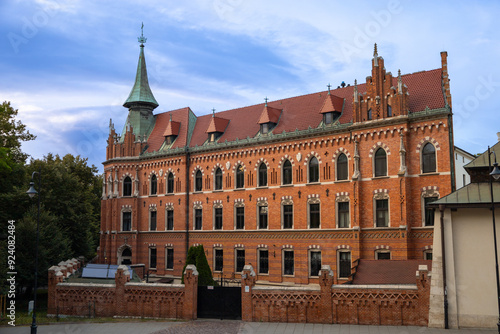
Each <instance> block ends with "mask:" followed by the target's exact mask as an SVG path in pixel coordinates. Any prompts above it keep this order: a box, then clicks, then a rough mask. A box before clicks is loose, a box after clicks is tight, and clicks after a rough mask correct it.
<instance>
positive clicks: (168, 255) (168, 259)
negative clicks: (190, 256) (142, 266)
mask: <svg viewBox="0 0 500 334" xmlns="http://www.w3.org/2000/svg"><path fill="white" fill-rule="evenodd" d="M165 269H167V270H172V269H174V249H173V248H172V247H167V248H165Z"/></svg>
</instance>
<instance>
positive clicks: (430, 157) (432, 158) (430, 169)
mask: <svg viewBox="0 0 500 334" xmlns="http://www.w3.org/2000/svg"><path fill="white" fill-rule="evenodd" d="M435 172H436V148H435V147H434V145H432V144H431V143H427V144H425V145H424V147H423V148H422V173H435Z"/></svg>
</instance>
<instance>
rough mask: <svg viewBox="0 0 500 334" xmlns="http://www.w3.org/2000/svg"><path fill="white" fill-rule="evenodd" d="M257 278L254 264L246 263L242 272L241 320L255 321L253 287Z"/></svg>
mask: <svg viewBox="0 0 500 334" xmlns="http://www.w3.org/2000/svg"><path fill="white" fill-rule="evenodd" d="M255 280H256V275H255V271H254V270H253V267H252V265H250V264H247V265H245V266H244V267H243V272H242V274H241V320H243V321H253V304H252V288H253V286H254V285H255Z"/></svg>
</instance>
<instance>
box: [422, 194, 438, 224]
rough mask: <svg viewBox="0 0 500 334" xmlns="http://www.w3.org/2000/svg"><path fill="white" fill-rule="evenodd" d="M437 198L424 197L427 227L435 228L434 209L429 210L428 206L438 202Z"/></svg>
mask: <svg viewBox="0 0 500 334" xmlns="http://www.w3.org/2000/svg"><path fill="white" fill-rule="evenodd" d="M437 200H438V198H437V197H424V206H425V209H424V212H425V226H434V210H435V209H434V208H428V207H427V204H429V203H432V202H434V201H437Z"/></svg>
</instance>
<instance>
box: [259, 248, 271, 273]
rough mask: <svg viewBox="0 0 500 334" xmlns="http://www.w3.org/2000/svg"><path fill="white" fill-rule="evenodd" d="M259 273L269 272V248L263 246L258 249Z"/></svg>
mask: <svg viewBox="0 0 500 334" xmlns="http://www.w3.org/2000/svg"><path fill="white" fill-rule="evenodd" d="M258 255H259V274H264V275H266V274H269V250H267V249H265V248H263V249H259V250H258Z"/></svg>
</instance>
